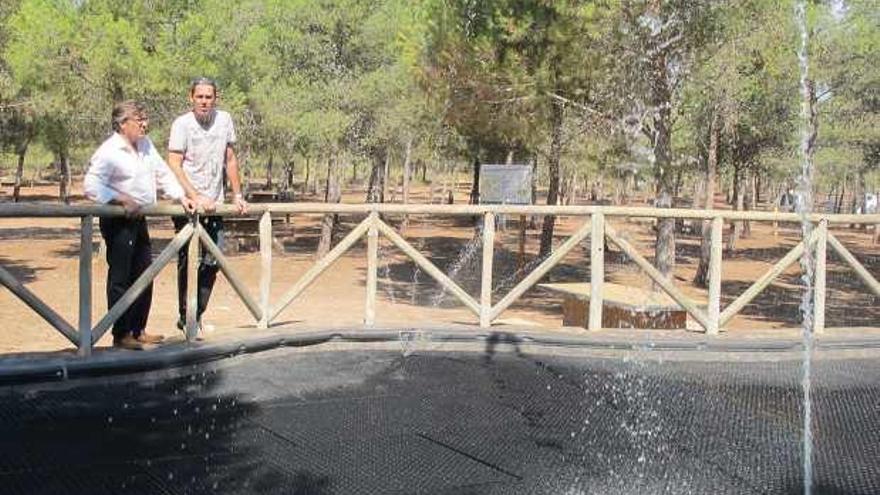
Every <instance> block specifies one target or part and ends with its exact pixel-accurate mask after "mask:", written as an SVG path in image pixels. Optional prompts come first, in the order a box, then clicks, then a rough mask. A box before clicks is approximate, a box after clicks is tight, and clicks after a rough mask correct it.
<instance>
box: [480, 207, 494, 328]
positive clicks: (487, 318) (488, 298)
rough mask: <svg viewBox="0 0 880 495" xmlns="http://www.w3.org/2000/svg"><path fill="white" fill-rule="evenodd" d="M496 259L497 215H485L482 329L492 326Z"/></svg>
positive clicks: (481, 284) (481, 301)
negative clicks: (493, 262)
mask: <svg viewBox="0 0 880 495" xmlns="http://www.w3.org/2000/svg"><path fill="white" fill-rule="evenodd" d="M494 257H495V214H494V213H492V212H486V214H484V215H483V276H482V279H481V280H480V328H489V327H490V326H492V261H493V259H494Z"/></svg>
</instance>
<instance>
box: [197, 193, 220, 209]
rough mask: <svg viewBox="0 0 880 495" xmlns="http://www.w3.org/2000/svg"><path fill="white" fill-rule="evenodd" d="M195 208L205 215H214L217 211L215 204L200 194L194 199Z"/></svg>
mask: <svg viewBox="0 0 880 495" xmlns="http://www.w3.org/2000/svg"><path fill="white" fill-rule="evenodd" d="M196 206H197V207H198V208H199V209H200V210H202V211H204V212H205V213H214V211H216V210H217V203H215V202H214V200H213V199H211V198H209V197H207V196H203V195H201V194H199V195H198V197H197V198H196Z"/></svg>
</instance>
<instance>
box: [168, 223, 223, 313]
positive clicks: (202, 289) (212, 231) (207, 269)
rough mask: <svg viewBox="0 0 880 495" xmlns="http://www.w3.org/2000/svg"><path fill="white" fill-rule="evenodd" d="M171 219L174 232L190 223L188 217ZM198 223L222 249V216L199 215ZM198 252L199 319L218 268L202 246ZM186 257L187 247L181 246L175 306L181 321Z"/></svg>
mask: <svg viewBox="0 0 880 495" xmlns="http://www.w3.org/2000/svg"><path fill="white" fill-rule="evenodd" d="M171 220H172V221H173V222H174V231H175V232H180V229H182V228H183V227H184V225H186V224H188V223H190V219H189V218H188V217H172V219H171ZM199 223H201V224H202V228H204V229H205V232H206V233H207V234H208V236H209V237H210V238H211V240H212V241H214V244H216V245H217V247H219V248H220V249H223V217H214V216H209V217H199ZM200 252H201V253H202V255H201V259H200V260H199V280H198V284H199V289H198V306H197V311H196V314H197V315H198V320H199V321H201V319H202V313H204V312H205V309H206V308H207V307H208V300H209V299H211V291H213V290H214V282H215V281H216V280H217V272H218V271H219V270H220V267H219V266H218V264H217V260H215V259H214V257H213V256H211V255H210V254H208V253H206V252H205V250H204V248H203V249H202V250H201V251H200ZM188 258H189V252H188V249H187V248H186V247H183V248H181V250H180V251H179V252H178V253H177V307H178V309H179V311H180V319H181V321H185V320H186V288H187V287H186V286H187V283H186V265H187V260H188Z"/></svg>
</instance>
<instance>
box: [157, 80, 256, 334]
mask: <svg viewBox="0 0 880 495" xmlns="http://www.w3.org/2000/svg"><path fill="white" fill-rule="evenodd" d="M189 98H190V102H191V103H192V111H190V112H187V113H185V114H183V115H181V116H180V117H178V118H177V119H175V120H174V123H173V124H171V136H170V137H169V138H168V166H169V167H170V168H171V170H172V171H173V172H174V174H175V175H176V176H177V179H178V181H180V184H181V186H183V189H184V190H185V191H186V195H187V197H188V198H189V199H191V200H192V201H194V202H195V203H196V205H198V207H200V208H201V209H202V211H204V212H206V213H209V215H206V216H202V217H200V222H201V224H202V227H204V229H205V232H206V233H207V234H208V235H209V236H210V237H211V239H212V240H213V241H214V243H216V244H217V245H218V246H220V247H222V245H223V218H222V217H220V216H215V215H210V213H212V212H214V211H215V210H216V208H217V205H219V204H222V203H223V201H224V178H228V179H229V184H230V186H231V187H232V194H233V204H234V205H235V207H236V209H237V210H238V212H239V213H245V212H247V203H246V202H245V200H244V196H243V195H242V192H241V180H240V178H239V173H238V160H237V159H236V157H235V150H234V144H235V127H234V126H233V124H232V117H231V116H230V115H229V114H228V113H226V112H224V111H222V110H218V109H217V85H216V83H214V81H212V80H210V79H207V78H199V79H195V80H194V81H193V82H192V84H191V85H190V90H189ZM173 221H174V228H175V230H177V231H179V230H180V229H182V228H183V226H184V225H186V224H187V222H189V219H188V218H187V217H175V218H173ZM186 266H187V250H186V249H181V250H180V252H179V254H178V262H177V292H178V308H179V311H180V319H179V320H178V322H177V326H178V328H181V329H183V324H184V321H186V285H187V281H186ZM218 270H219V267H218V265H217V260H215V259H214V258H213V257H211V256H210V255H209V254H205V255H203V256H202V259H201V263H200V264H199V275H198V285H199V289H198V308H197V315H198V321H199V326H200V327H201V318H202V313H204V312H205V309H206V308H207V306H208V300H209V299H210V297H211V291H212V290H213V288H214V282H215V281H216V279H217V271H218Z"/></svg>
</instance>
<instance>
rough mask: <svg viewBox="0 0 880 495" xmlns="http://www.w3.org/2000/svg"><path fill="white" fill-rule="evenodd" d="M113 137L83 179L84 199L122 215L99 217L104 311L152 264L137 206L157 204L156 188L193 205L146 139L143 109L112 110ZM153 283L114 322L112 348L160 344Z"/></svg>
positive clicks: (147, 236) (126, 105)
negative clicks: (152, 328) (150, 329)
mask: <svg viewBox="0 0 880 495" xmlns="http://www.w3.org/2000/svg"><path fill="white" fill-rule="evenodd" d="M111 125H112V127H113V131H114V132H113V134H112V135H111V136H110V137H109V138H107V140H106V141H104V143H103V144H101V146H100V147H99V148H98V150H97V151H95V153H94V155H92V158H91V160H90V162H89V169H88V171H87V172H86V176H85V180H84V189H85V193H86V196H88V197H89V198H90V199H92V200H94V201H97V202H99V203H109V204H117V205H121V206H122V207H123V208H125V212H126V216H125V217H112V218H111V217H101V219H100V222H99V224H100V228H101V235H102V236H103V237H104V242H105V244H106V245H107V264H108V265H109V269H108V272H107V307H108V308H112V307H113V305H114V304H116V302H117V301H118V300H119V299H120V298H121V297H122V295H123V294H125V292H126V291H127V290H128V289H129V288H130V287H131V286H132V284H134V282H135V280H137V279H138V277H139V276H140V275H141V273H143V272H144V270H146V269H147V267H148V266H150V263H151V262H152V254H151V249H150V234H149V232H147V223H146V221H145V220H144V217H143V216H141V215H140V214H139V212H140V210H141V208H143V207H144V206H149V205H152V204H154V203H156V199H157V187H156V186H157V185H158V186H159V188H161V189H162V191H163V192H164V193H165V195H166V196H168V197H170V198H172V199H176V200H178V201H180V202H181V203H182V204H183V205H184V207H185V208H186V209H188V210H192V209H193V208H194V204H193V202H192V201H190V200H189V199H188V198H187V197H186V196H185V195H184V192H183V189H182V188H181V187H180V184H178V182H177V180H176V179H175V177H174V174H172V173H171V170H169V169H168V165H167V164H166V163H165V161H164V160H162V157H161V156H160V155H159V153H158V152H157V151H156V148H155V147H154V146H153V143H152V141H150V138H148V137H147V136H146V131H147V125H148V120H147V115H146V112H145V111H144V107H143V106H142V105H140V104H139V103H137V102H134V101H125V102H122V103H119V104H117V105H115V106H114V107H113V112H112V114H111ZM152 290H153V288H152V284H150V285H149V286H147V288H146V289H145V290H144V292H143V293H142V294H141V295H140V296H139V297H138V298H137V300H135V302H134V303H133V304H132V305H131V306H130V307H129V308H128V310H127V311H126V312H125V313H123V315H122V316H121V317H119V319H118V320H116V323H114V324H113V330H112V332H113V345H114V346H116V347H121V348H125V349H132V350H140V349H142V348H143V346H144V344H153V343H157V342H159V341H161V340H162V337H161V336H159V335H149V334H147V332H146V327H147V318H148V317H149V313H150V304H151V302H152Z"/></svg>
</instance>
